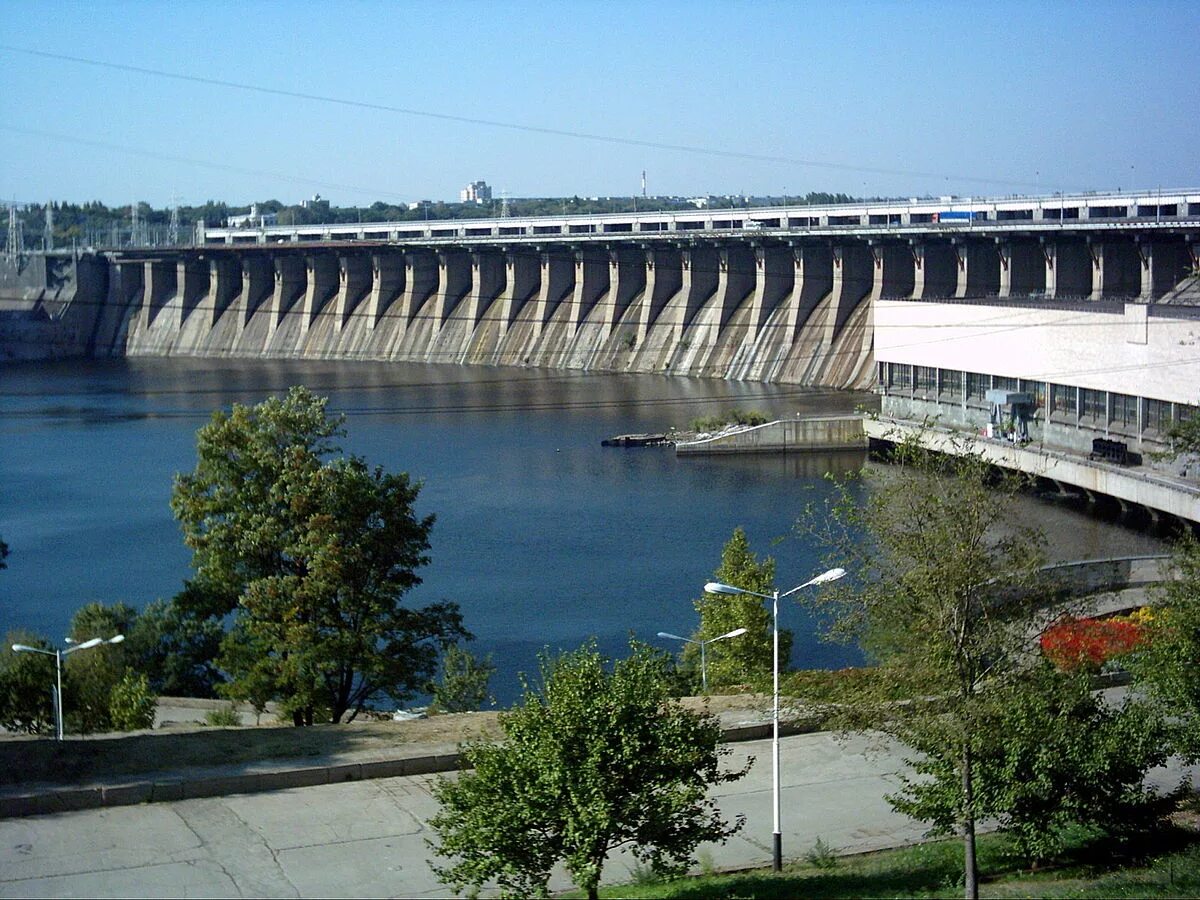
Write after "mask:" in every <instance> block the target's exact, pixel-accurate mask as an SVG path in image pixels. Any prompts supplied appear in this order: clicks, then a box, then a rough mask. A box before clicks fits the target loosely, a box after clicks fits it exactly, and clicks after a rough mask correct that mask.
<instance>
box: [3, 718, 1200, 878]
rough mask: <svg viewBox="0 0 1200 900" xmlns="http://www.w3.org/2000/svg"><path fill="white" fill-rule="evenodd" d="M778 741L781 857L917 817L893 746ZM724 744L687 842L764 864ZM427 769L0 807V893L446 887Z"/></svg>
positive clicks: (617, 869) (766, 825) (759, 766)
mask: <svg viewBox="0 0 1200 900" xmlns="http://www.w3.org/2000/svg"><path fill="white" fill-rule="evenodd" d="M781 744H782V771H783V778H782V785H783V848H784V854H785V856H786V857H789V858H801V857H803V855H804V853H805V852H807V851H808V850H809V849H811V848H812V847H813V846H814V844H815V843H816V841H817V839H818V838H820V839H821V840H823V841H824V842H825V843H826V844H827V845H829V846H830V847H832V848H835V849H836V850H838V851H842V852H861V851H866V850H874V849H881V848H885V847H892V846H898V845H902V844H907V843H912V842H915V841H918V840H920V839H921V837H922V834H923V831H924V829H923V827H922V826H921V825H919V824H917V823H915V822H913V821H911V820H909V819H907V818H906V817H904V816H901V815H898V814H897V813H895V812H893V811H892V809H891V808H890V807H889V806H888V804H887V802H886V801H885V800H884V795H885V794H886V793H888V792H890V791H893V790H895V789H896V787H897V786H898V783H899V782H898V779H897V777H896V773H897V772H900V771H902V770H903V768H904V763H903V759H902V754H901V753H900V752H898V750H897V748H896V747H895V746H894V745H890V744H887V743H879V744H877V745H872V744H871V743H870V742H869V741H868V739H867V738H866V737H864V736H861V735H859V736H854V737H852V738H850V739H848V740H846V741H839V740H838V739H837V738H836V737H835V736H834V735H832V734H829V733H813V734H802V735H794V736H790V737H786V738H784V739H783V741H782V742H781ZM731 748H732V754H731V756H730V758H729V765H731V766H740V765H742V764H744V761H745V759H746V758H747V757H748V756H753V757H755V759H756V762H755V764H754V766H753V768H752V769H751V772H750V774H749V775H748V776H747V777H746V778H745V779H743V780H741V781H738V782H735V783H734V784H732V785H723V786H722V787H721V789H720V790H719V791H717V792H715V793H714V797H715V798H716V800H717V802H718V805H719V807H720V809H721V811H722V813H723V814H724V815H725V816H726V817H729V818H732V817H734V816H737V815H744V816H745V817H746V823H747V824H746V827H745V829H744V830H743V831H742V832H741V833H740V834H739V835H737V836H735V837H734V838H732V839H731V840H730V841H729V842H728V843H726V844H724V845H715V846H707V847H704V848H702V849H701V851H700V853H699V855H698V860H699V862H700V865H701V866H703V867H708V866H711V867H715V868H718V869H732V868H744V867H751V866H766V865H769V863H770V857H771V850H770V847H771V764H770V759H771V745H770V741H769V740H756V741H746V742H742V743H737V744H733V745H731ZM363 764H364V763H358V765H363ZM266 765H267V764H263V766H264V771H263V772H261V773H260V774H261V775H263V776H264V777H265V776H266V775H268V774H269V773H268V772H267V771H265V767H266ZM338 765H349V766H353V765H355V763H353V762H345V761H344V760H343V761H341V762H340V763H338ZM330 768H333V766H331V767H330ZM1184 775H1186V776H1187V777H1189V778H1191V779H1192V780H1193V781H1195V772H1194V771H1192V770H1188V771H1186V772H1185V771H1184V770H1181V769H1179V768H1173V769H1169V770H1160V771H1157V772H1155V773H1154V777H1153V779H1152V781H1153V782H1154V783H1155V784H1156V785H1157V786H1159V787H1162V788H1171V787H1174V786H1175V785H1176V784H1178V782H1179V779H1180V778H1181V777H1183V776H1184ZM440 777H446V776H443V775H438V774H415V775H407V776H403V777H387V778H373V779H371V780H361V781H341V782H339V783H322V784H316V785H314V786H310V787H292V788H284V789H279V790H270V791H265V792H262V793H234V794H223V795H214V796H205V797H199V798H195V799H177V800H173V801H163V802H157V803H149V804H146V803H141V804H138V805H118V806H107V807H101V808H90V809H82V810H77V811H65V812H59V813H54V814H44V815H30V816H25V817H18V818H9V819H4V820H0V898H3V897H125V896H128V897H184V896H186V897H210V896H212V897H226V896H255V897H297V896H304V897H311V896H350V897H360V896H361V897H375V896H406V897H435V896H449V891H448V890H447V889H446V888H445V887H444V886H443V885H441V884H440V883H439V882H438V880H437V878H436V877H435V876H434V874H433V872H432V871H431V870H430V868H429V856H430V853H429V849H428V846H427V844H426V841H427V840H428V839H429V838H430V837H431V834H430V833H429V831H428V830H427V828H426V826H425V823H426V821H427V820H428V819H429V817H430V816H432V815H433V814H434V812H435V811H436V808H437V804H436V802H435V801H434V799H433V797H432V795H431V793H430V786H431V785H432V784H433V783H434V781H435V780H436V779H437V778H440ZM180 783H181V784H184V785H186V784H187V783H188V782H187V781H186V779H182V778H181V779H180ZM199 783H203V782H199ZM207 783H208V784H209V786H219V784H218V783H217V782H215V781H211V780H210V781H209V782H207ZM181 790H187V788H181ZM606 871H607V878H606V881H610V882H621V881H628V880H630V879H631V873H632V871H633V861H632V860H631V859H630V858H629V857H627V856H623V855H618V856H617V857H615V858H614V859H613V860H611V861H610V864H609V865H608V867H607V870H606ZM569 886H570V885H569V881H568V879H567V878H566V877H565V875H564V874H562V873H559V874H558V875H557V876H556V877H555V879H554V881H553V883H552V887H553V888H554V889H555V890H565V889H567V888H568V887H569Z"/></svg>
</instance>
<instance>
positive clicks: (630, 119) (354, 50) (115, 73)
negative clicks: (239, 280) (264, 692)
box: [0, 0, 1200, 206]
mask: <svg viewBox="0 0 1200 900" xmlns="http://www.w3.org/2000/svg"><path fill="white" fill-rule="evenodd" d="M0 44H4V45H7V46H8V47H17V48H22V49H26V50H38V51H43V52H49V53H57V54H64V55H68V56H74V57H80V58H85V59H90V60H95V61H99V62H105V63H115V64H118V65H125V66H138V67H144V68H150V69H158V70H163V71H169V72H173V73H177V74H181V75H187V76H196V77H201V78H214V79H223V80H228V81H236V82H239V83H243V84H246V85H253V86H257V87H262V88H270V89H275V90H281V91H288V92H298V93H307V94H319V95H323V96H327V97H332V98H338V99H341V100H346V101H354V102H359V103H368V104H378V105H383V106H388V107H395V108H402V109H406V110H417V111H426V112H429V113H436V114H442V115H452V116H460V117H464V118H467V119H477V120H484V119H486V120H492V121H497V122H503V123H511V124H513V125H520V126H529V127H532V128H535V129H536V128H544V129H553V130H558V131H570V132H587V133H591V134H597V135H604V136H609V137H612V138H620V139H629V140H632V141H641V142H647V143H649V144H675V145H687V146H690V147H696V148H703V149H706V150H710V151H721V152H734V153H744V154H749V155H752V156H768V157H780V158H782V161H766V160H756V159H747V158H738V157H729V156H722V155H720V154H719V153H697V152H685V151H682V150H677V149H666V148H662V147H655V146H634V145H630V144H623V143H606V142H598V141H594V140H586V139H581V138H577V137H568V136H562V135H553V134H545V133H539V132H537V131H523V130H513V129H507V128H501V127H495V126H490V125H484V124H478V123H472V122H464V121H454V120H447V119H437V118H430V117H426V116H421V115H414V114H412V113H405V112H397V111H388V110H378V109H367V108H361V107H355V106H351V105H344V104H336V103H328V102H320V101H317V100H313V99H303V98H298V97H288V96H279V95H272V94H266V93H259V92H252V91H245V90H238V89H234V88H230V87H224V86H219V85H213V84H202V83H197V82H194V81H182V80H176V79H171V78H166V77H162V76H155V75H148V74H143V73H138V72H132V71H123V70H120V69H114V68H105V67H97V66H93V65H86V64H82V63H78V62H70V61H65V60H55V59H47V58H43V57H38V56H32V55H29V54H26V53H22V52H14V51H13V50H11V49H0V196H2V197H3V198H4V199H6V200H12V199H16V200H17V201H42V200H45V199H56V200H58V199H61V200H75V201H79V200H87V199H99V200H102V201H104V202H106V203H109V204H119V203H128V202H129V201H130V200H132V199H141V200H146V201H148V202H150V203H152V204H154V205H155V206H163V205H166V204H167V203H168V202H169V200H170V198H171V197H172V195H176V194H177V195H178V196H179V197H180V198H181V201H182V202H184V203H197V202H203V201H204V200H206V199H210V198H211V199H222V200H227V201H229V202H232V203H248V202H250V201H251V200H263V199H268V198H276V199H280V200H284V201H296V200H299V199H301V198H303V197H306V196H310V195H312V194H313V193H316V192H319V193H321V194H322V195H324V196H326V197H329V198H331V199H332V200H333V201H334V202H335V203H337V204H341V205H351V204H358V203H367V202H370V201H372V200H375V199H383V200H416V199H422V198H431V199H456V198H457V192H458V190H459V188H461V187H462V186H463V185H464V184H465V183H466V182H468V181H471V180H474V179H485V180H486V181H488V183H489V184H491V185H492V186H493V188H494V189H495V190H496V191H497V194H499V192H500V191H501V190H506V191H507V192H508V193H509V194H510V195H511V196H558V195H567V196H569V195H572V194H578V195H580V196H594V195H617V194H620V195H629V194H634V193H638V192H639V191H640V179H641V173H642V171H643V169H644V170H645V171H646V172H647V179H648V188H649V191H650V193H652V194H656V193H657V194H679V195H696V194H707V193H715V194H726V193H741V192H746V193H755V194H768V193H771V194H782V193H784V192H785V191H786V192H787V193H791V194H799V193H804V192H807V191H810V190H828V191H845V192H847V193H852V194H864V193H867V194H880V195H899V196H903V195H915V194H921V193H933V194H945V193H956V194H974V195H984V194H989V195H997V194H1009V193H1027V192H1034V191H1036V190H1041V191H1046V192H1051V191H1055V190H1060V189H1065V190H1106V189H1112V188H1116V187H1122V188H1124V189H1127V190H1128V189H1130V188H1156V187H1158V186H1160V185H1161V186H1164V187H1166V186H1170V187H1200V171H1198V169H1200V115H1198V112H1197V111H1198V110H1200V52H1198V50H1200V3H1195V2H1190V0H1179V2H1165V0H1158V2H1154V0H1144V2H1129V0H1124V2H1104V0H1090V2H1079V3H1075V2H1055V0H1040V2H1016V0H1011V2H1004V0H998V2H987V3H984V2H967V0H960V2H946V3H935V2H899V0H897V2H813V3H801V2H799V0H796V2H788V3H772V2H753V3H751V2H734V0H691V2H675V0H643V2H613V0H609V2H561V3H558V2H545V0H543V2H536V3H515V2H500V0H493V2H436V3H435V2H429V3H382V2H379V3H377V2H358V3H351V2H339V0H326V2H319V3H318V2H287V3H285V2H260V0H241V2H236V3H229V2H217V0H203V2H199V0H192V2H169V3H168V2H154V3H135V2H95V3H82V2H81V3H62V2H37V3H34V2H23V0H0ZM85 141H90V142H93V143H85ZM134 151H140V152H134ZM200 163H204V164H203V165H202V164H200ZM813 163H820V164H822V165H814V164H813Z"/></svg>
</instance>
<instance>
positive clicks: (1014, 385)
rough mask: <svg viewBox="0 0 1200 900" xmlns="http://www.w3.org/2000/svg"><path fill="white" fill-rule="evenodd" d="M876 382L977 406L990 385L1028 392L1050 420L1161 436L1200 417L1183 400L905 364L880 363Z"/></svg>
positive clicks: (886, 389) (894, 391)
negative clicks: (1173, 427)
mask: <svg viewBox="0 0 1200 900" xmlns="http://www.w3.org/2000/svg"><path fill="white" fill-rule="evenodd" d="M879 385H880V388H881V389H882V390H883V392H884V393H887V394H908V395H911V396H912V397H914V398H916V399H923V400H936V401H938V402H941V403H962V404H965V405H967V406H975V407H981V408H982V407H986V406H987V392H988V390H989V389H992V388H997V389H1001V390H1007V391H1021V392H1023V393H1027V394H1031V395H1032V396H1033V401H1034V403H1033V405H1034V409H1035V411H1041V414H1042V415H1043V416H1045V417H1048V418H1049V419H1050V421H1052V422H1062V423H1066V424H1074V423H1079V424H1083V425H1091V426H1094V427H1099V428H1107V429H1108V430H1111V431H1119V432H1124V433H1128V434H1137V433H1139V431H1145V432H1151V433H1154V434H1158V435H1162V434H1166V432H1167V431H1169V430H1170V429H1171V427H1172V425H1174V424H1175V423H1176V422H1180V421H1182V420H1184V419H1188V418H1191V417H1193V416H1200V407H1196V406H1189V405H1187V404H1183V403H1171V402H1169V401H1166V400H1153V399H1151V398H1149V397H1143V398H1140V405H1139V398H1138V397H1137V396H1135V395H1131V394H1118V393H1115V392H1112V391H1097V390H1093V389H1091V388H1081V387H1075V386H1074V385H1069V384H1053V383H1047V382H1044V381H1028V380H1026V379H1024V378H1019V379H1018V378H1008V377H1005V376H1003V375H985V374H983V373H981V372H964V371H962V370H960V369H938V368H934V367H932V366H912V365H908V364H907V363H886V362H881V363H879ZM1139 416H1140V422H1139Z"/></svg>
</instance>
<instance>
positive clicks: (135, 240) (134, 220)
mask: <svg viewBox="0 0 1200 900" xmlns="http://www.w3.org/2000/svg"><path fill="white" fill-rule="evenodd" d="M140 212H141V210H139V209H138V205H137V201H136V200H135V201H134V202H133V203H130V204H129V246H130V247H136V246H137V245H138V244H140V243H141V241H140V240H139V238H140V237H141V231H142V220H141V217H140V216H139V215H138V214H139V213H140Z"/></svg>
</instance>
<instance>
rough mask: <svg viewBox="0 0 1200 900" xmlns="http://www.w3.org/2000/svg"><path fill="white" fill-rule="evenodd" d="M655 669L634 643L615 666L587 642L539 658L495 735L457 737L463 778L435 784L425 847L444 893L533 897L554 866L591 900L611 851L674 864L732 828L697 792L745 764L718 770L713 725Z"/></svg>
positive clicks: (661, 865) (656, 656)
mask: <svg viewBox="0 0 1200 900" xmlns="http://www.w3.org/2000/svg"><path fill="white" fill-rule="evenodd" d="M667 668H668V660H667V659H666V656H665V654H662V653H656V652H654V651H652V650H650V649H649V648H648V647H645V646H643V645H638V644H634V645H633V646H632V651H631V653H630V655H629V657H627V658H626V659H622V660H618V661H617V662H616V663H615V664H610V663H609V661H608V660H606V659H605V658H604V657H603V656H602V655H601V654H600V653H598V652H597V650H596V648H595V645H594V644H589V645H585V646H584V647H582V648H581V649H579V650H577V651H574V652H571V653H564V654H561V655H559V656H557V657H553V658H552V657H550V656H548V655H547V656H544V657H543V658H542V665H541V679H542V683H541V686H540V688H538V689H534V688H531V687H529V686H528V685H526V690H525V696H524V699H523V702H522V703H521V704H520V705H518V706H517V707H515V708H514V709H513V710H512V711H511V712H509V713H504V714H502V716H501V727H502V729H503V734H504V737H503V739H502V740H501V741H499V742H490V741H476V742H473V743H470V744H467V745H466V746H465V747H464V748H463V760H464V763H463V765H464V771H463V772H462V774H461V775H460V776H459V777H458V778H457V779H453V780H451V779H446V780H443V781H441V782H439V783H438V785H437V786H436V787H435V788H434V795H435V797H437V799H438V801H439V802H440V803H441V805H442V808H441V811H440V812H439V813H438V814H437V815H436V816H434V817H433V819H431V820H430V825H431V827H432V828H433V830H434V831H435V833H436V834H437V836H438V843H437V844H431V847H432V848H433V850H434V852H435V853H436V854H437V855H438V856H441V857H445V858H447V859H448V860H450V862H449V863H448V864H446V865H445V866H434V871H435V872H437V874H438V877H439V878H441V879H442V881H443V882H445V883H447V884H449V885H451V886H452V887H453V888H454V890H455V891H456V892H457V891H462V890H463V889H464V888H470V889H471V890H473V891H477V890H479V889H480V888H482V887H483V886H484V885H485V884H488V883H494V884H496V885H498V886H499V888H500V890H501V891H502V892H503V893H504V894H506V895H516V896H529V895H538V896H545V894H546V885H547V882H548V880H549V878H550V872H551V869H552V868H553V866H554V865H555V864H556V863H558V862H560V861H561V862H562V863H563V864H564V865H565V866H566V869H567V871H568V872H569V873H570V874H571V877H572V878H573V879H574V880H575V883H576V884H577V885H578V886H579V887H580V888H581V889H583V890H584V891H585V892H586V893H587V896H588V897H596V896H597V888H598V885H599V882H600V875H601V871H602V868H603V866H604V861H605V858H606V856H607V855H608V854H609V853H610V852H611V851H613V850H616V849H618V848H622V847H629V848H630V849H631V850H632V852H633V853H634V855H635V856H637V857H638V859H640V860H642V861H643V862H646V863H648V864H649V865H650V866H651V868H652V869H653V870H654V871H655V872H657V873H662V874H672V873H681V872H683V871H685V870H686V868H687V865H688V862H689V860H690V858H691V855H692V853H693V852H694V850H695V849H696V847H697V846H698V845H699V844H700V843H702V842H704V841H724V840H725V839H726V838H728V837H729V836H730V835H732V834H734V833H735V832H737V831H738V830H739V829H740V828H741V827H742V820H741V819H739V820H738V821H737V822H736V823H735V824H733V825H729V824H727V823H726V822H724V821H723V820H722V819H721V818H720V815H719V813H718V812H717V810H716V807H715V804H714V801H712V800H710V799H708V798H707V796H706V792H707V790H708V788H709V787H710V786H713V785H718V784H724V783H727V782H730V781H734V780H736V779H738V778H741V777H742V776H743V775H744V774H745V770H742V771H737V772H726V771H722V769H721V766H720V760H721V757H722V756H723V755H725V754H727V753H728V752H729V751H728V750H727V749H725V748H723V747H722V746H721V730H720V725H719V724H718V722H717V721H716V719H715V718H713V717H711V716H707V715H700V714H697V713H693V712H690V711H688V710H685V709H683V708H682V707H680V706H679V705H678V704H677V703H675V702H674V701H672V699H671V698H670V696H669V686H668V677H667Z"/></svg>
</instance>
